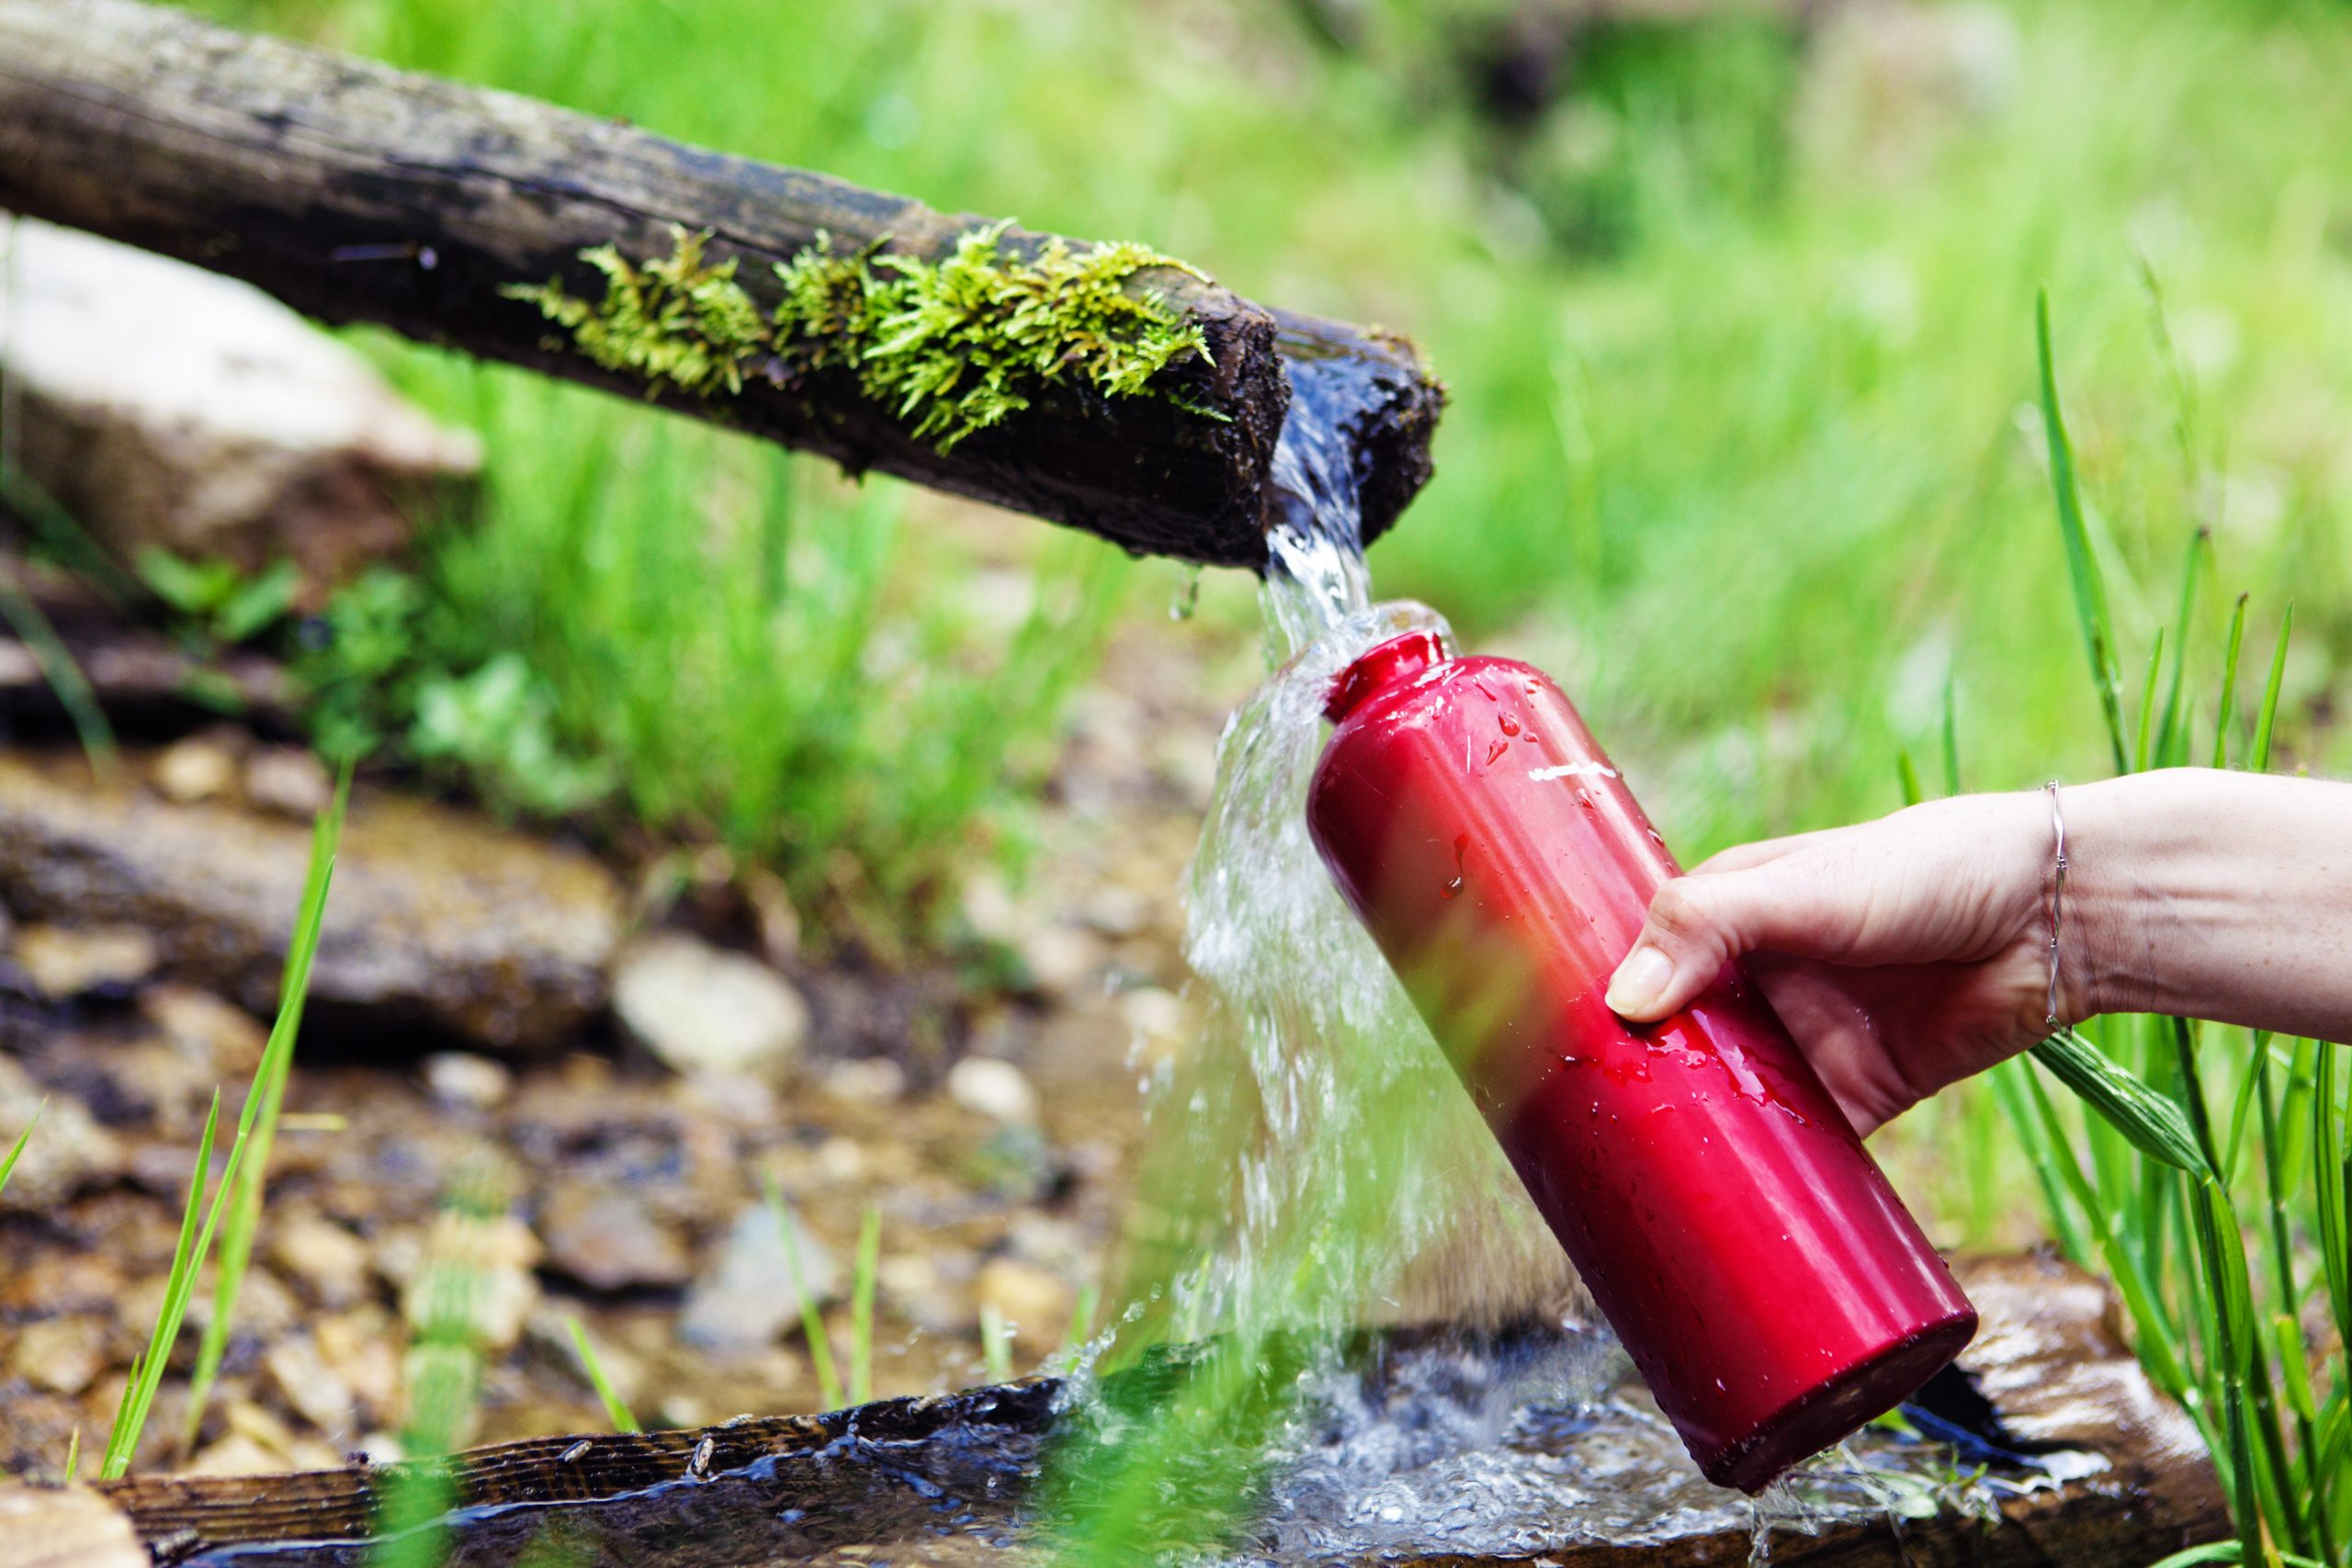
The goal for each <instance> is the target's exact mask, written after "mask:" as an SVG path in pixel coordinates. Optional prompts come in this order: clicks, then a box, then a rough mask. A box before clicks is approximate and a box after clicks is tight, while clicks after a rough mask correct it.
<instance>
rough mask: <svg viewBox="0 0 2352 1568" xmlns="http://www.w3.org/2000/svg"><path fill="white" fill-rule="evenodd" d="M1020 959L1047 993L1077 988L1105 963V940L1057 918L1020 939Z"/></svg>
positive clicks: (1055, 993)
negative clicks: (1054, 921)
mask: <svg viewBox="0 0 2352 1568" xmlns="http://www.w3.org/2000/svg"><path fill="white" fill-rule="evenodd" d="M1019 948H1020V953H1021V962H1022V963H1023V964H1025V965H1027V966H1028V970H1029V978H1030V981H1031V983H1032V984H1033V985H1035V987H1036V988H1037V989H1038V990H1040V991H1043V992H1045V993H1046V995H1048V996H1061V995H1064V994H1066V993H1068V992H1070V991H1074V990H1076V989H1077V988H1078V987H1080V986H1081V985H1083V984H1084V983H1085V982H1086V981H1087V980H1088V979H1090V978H1091V977H1092V976H1094V975H1095V974H1096V973H1097V972H1098V971H1100V970H1101V969H1102V967H1103V943H1102V942H1101V940H1100V939H1099V938H1097V937H1096V936H1095V935H1094V933H1093V932H1091V931H1086V930H1083V929H1082V928H1080V927H1078V926H1072V925H1064V924H1061V923H1059V922H1058V921H1057V922H1056V923H1054V924H1051V925H1045V926H1040V927H1038V928H1037V929H1036V930H1035V931H1031V932H1029V933H1028V934H1027V935H1026V936H1024V937H1023V938H1022V939H1021V942H1020V944H1019Z"/></svg>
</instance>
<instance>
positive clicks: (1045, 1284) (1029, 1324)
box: [972, 1258, 1078, 1355]
mask: <svg viewBox="0 0 2352 1568" xmlns="http://www.w3.org/2000/svg"><path fill="white" fill-rule="evenodd" d="M972 1291H973V1295H974V1296H975V1297H976V1298H977V1299H978V1302H979V1303H980V1304H981V1305H982V1306H993V1307H995V1308H996V1310H997V1311H998V1312H1000V1313H1002V1314H1004V1321H1005V1322H1006V1323H1007V1324H1008V1325H1011V1327H1012V1337H1013V1338H1014V1339H1015V1340H1016V1341H1018V1342H1019V1343H1020V1345H1021V1347H1022V1348H1023V1349H1025V1350H1028V1351H1030V1352H1031V1353H1032V1354H1035V1355H1044V1354H1046V1353H1047V1352H1049V1351H1051V1350H1053V1349H1054V1348H1057V1347H1058V1346H1059V1345H1060V1344H1061V1342H1062V1336H1063V1335H1064V1334H1065V1333H1067V1332H1068V1331H1069V1320H1070V1314H1071V1313H1072V1312H1073V1311H1074V1310H1076V1307H1077V1303H1078V1298H1077V1295H1076V1293H1075V1292H1072V1291H1071V1290H1070V1288H1069V1285H1067V1284H1065V1283H1063V1282H1062V1281H1061V1280H1058V1279H1057V1278H1056V1277H1055V1276H1053V1275H1051V1274H1048V1273H1046V1271H1045V1270H1044V1269H1039V1268H1037V1267H1035V1265H1032V1264H1028V1263H1023V1262H1021V1261H1020V1260H1019V1259H1017V1258H989V1260H988V1261H987V1262H986V1263H983V1264H981V1265H980V1272H979V1277H978V1279H976V1280H973V1281H972Z"/></svg>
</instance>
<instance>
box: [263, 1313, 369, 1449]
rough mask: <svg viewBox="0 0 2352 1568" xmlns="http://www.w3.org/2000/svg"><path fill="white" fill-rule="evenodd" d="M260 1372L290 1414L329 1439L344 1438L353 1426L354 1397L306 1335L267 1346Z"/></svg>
mask: <svg viewBox="0 0 2352 1568" xmlns="http://www.w3.org/2000/svg"><path fill="white" fill-rule="evenodd" d="M262 1370H263V1371H265V1372H266V1373H267V1374H268V1375H269V1381H270V1382H271V1383H273V1384H274V1385H275V1386H276V1387H277V1393H278V1395H279V1397H281V1398H283V1399H284V1400H285V1401H286V1403H287V1404H288V1406H289V1407H290V1408H291V1409H292V1410H293V1412H294V1414H296V1415H297V1416H300V1417H301V1418H302V1419H303V1420H305V1421H308V1422H309V1423H310V1424H311V1426H313V1427H317V1428H318V1429H319V1430H320V1431H321V1432H322V1433H324V1434H325V1435H326V1436H327V1437H328V1438H330V1439H338V1438H343V1437H347V1436H348V1435H349V1434H350V1433H351V1432H352V1431H353V1430H354V1429H356V1427H357V1425H358V1421H359V1404H358V1399H357V1397H356V1395H355V1394H354V1393H352V1388H351V1385H350V1384H349V1383H348V1382H345V1381H344V1380H343V1378H342V1377H341V1376H339V1375H338V1374H337V1373H336V1372H335V1370H334V1368H333V1367H332V1366H330V1365H328V1364H327V1360H326V1358H325V1357H324V1356H322V1354H320V1351H319V1347H318V1342H317V1341H316V1340H314V1339H312V1338H311V1337H310V1336H309V1335H307V1334H298V1335H295V1336H293V1337H290V1338H286V1339H281V1340H279V1341H278V1342H277V1344H275V1345H273V1346H271V1347H270V1348H269V1349H268V1351H267V1352H266V1354H265V1355H264V1356H263V1357H262Z"/></svg>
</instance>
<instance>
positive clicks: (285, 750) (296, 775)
mask: <svg viewBox="0 0 2352 1568" xmlns="http://www.w3.org/2000/svg"><path fill="white" fill-rule="evenodd" d="M245 798H246V799H247V800H248V801H250V802H251V803H252V804H253V805H254V806H256V807H260V808H261V809H262V810H264V811H274V812H276V813H277V815H279V816H280V817H294V818H300V819H301V820H303V821H306V822H307V821H309V820H310V819H311V818H314V817H316V816H318V814H319V813H320V812H322V811H324V810H325V809H326V808H327V807H330V806H332V805H334V780H333V779H330V778H329V777H327V770H326V764H325V763H323V762H322V761H319V760H318V759H317V758H316V757H314V756H312V755H311V753H310V752H308V751H305V750H302V749H301V748H300V747H299V746H269V747H265V748H263V749H262V750H258V751H255V752H254V754H253V755H252V756H251V757H248V758H247V759H245Z"/></svg>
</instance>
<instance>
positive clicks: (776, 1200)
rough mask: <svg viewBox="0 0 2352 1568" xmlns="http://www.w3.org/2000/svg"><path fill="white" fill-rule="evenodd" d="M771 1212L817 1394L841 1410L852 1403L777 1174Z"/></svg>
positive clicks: (768, 1181) (771, 1182)
mask: <svg viewBox="0 0 2352 1568" xmlns="http://www.w3.org/2000/svg"><path fill="white" fill-rule="evenodd" d="M764 1181H765V1185H766V1188H767V1198H768V1210H769V1212H770V1213H773V1214H774V1215H775V1224H776V1230H777V1232H778V1233H779V1234H780V1235H782V1236H783V1237H784V1268H785V1272H786V1274H787V1275H789V1276H790V1278H791V1280H792V1293H793V1294H794V1295H796V1296H798V1297H799V1298H800V1333H801V1337H803V1338H805V1339H806V1340H807V1341H808V1342H809V1365H810V1366H811V1367H813V1368H814V1369H815V1370H816V1373H817V1391H818V1393H819V1394H820V1396H821V1397H822V1398H823V1400H824V1402H825V1408H826V1409H828V1410H839V1409H840V1408H842V1405H843V1404H847V1403H848V1402H847V1401H846V1400H845V1399H844V1398H843V1397H842V1380H841V1374H840V1372H839V1371H836V1370H835V1369H834V1366H833V1344H832V1341H831V1339H830V1338H828V1337H826V1335H825V1314H823V1313H820V1312H819V1311H818V1310H817V1296H816V1292H814V1291H813V1290H812V1289H811V1288H810V1285H809V1271H808V1270H807V1269H803V1268H802V1267H801V1266H800V1235H799V1233H798V1232H797V1231H796V1230H795V1229H794V1228H793V1224H792V1209H791V1207H790V1205H788V1204H786V1202H785V1201H784V1184H783V1183H782V1182H780V1181H778V1180H777V1179H776V1178H775V1172H774V1171H769V1172H767V1173H766V1176H765V1178H764Z"/></svg>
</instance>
